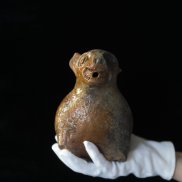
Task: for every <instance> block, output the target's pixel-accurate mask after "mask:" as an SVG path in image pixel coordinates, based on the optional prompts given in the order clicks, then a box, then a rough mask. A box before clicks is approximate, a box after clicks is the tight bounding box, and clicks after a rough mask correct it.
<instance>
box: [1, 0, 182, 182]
mask: <svg viewBox="0 0 182 182" xmlns="http://www.w3.org/2000/svg"><path fill="white" fill-rule="evenodd" d="M177 7H178V5H171V4H162V5H160V4H157V3H156V4H152V3H145V4H143V3H121V2H120V3H119V2H118V3H116V2H115V1H112V2H106V1H103V2H102V3H101V2H100V1H99V2H94V1H88V2H87V1H85V2H81V1H76V2H71V1H70V2H69V1H66V2H64V1H60V2H59V3H58V2H53V1H49V2H47V3H46V2H41V1H16V2H15V1H13V0H6V1H1V2H0V31H1V32H0V42H1V46H2V47H1V50H0V63H1V64H0V75H1V76H0V113H1V114H0V144H1V145H0V181H31V182H32V181H68V180H70V179H73V180H77V181H86V180H87V181H105V180H103V179H100V178H92V177H88V176H84V175H80V174H77V173H74V172H72V171H71V170H70V169H68V168H67V167H66V166H65V165H64V164H62V163H61V162H60V161H59V160H58V158H57V157H56V156H55V154H54V153H53V152H52V150H51V145H52V144H53V143H54V142H55V140H54V135H55V132H54V115H55V111H56V109H57V107H58V105H59V103H60V101H61V100H62V99H63V97H64V96H65V95H66V94H67V93H68V92H69V91H71V89H72V88H73V86H74V83H75V77H74V75H73V73H72V71H71V70H70V68H69V66H68V62H69V59H70V58H71V57H72V55H73V53H74V52H80V53H83V52H85V51H88V50H90V49H94V48H100V49H106V50H108V51H110V52H112V53H113V54H115V55H116V56H117V58H118V60H119V64H120V67H121V68H122V70H123V71H122V73H121V74H120V75H119V77H118V87H119V88H120V90H121V92H122V93H123V95H124V96H125V98H126V99H127V100H128V102H129V105H130V106H131V109H132V111H133V115H134V133H135V134H137V135H140V136H142V137H146V138H148V139H154V140H157V141H161V140H171V141H173V143H174V145H175V147H176V150H181V151H182V144H181V140H180V139H181V137H182V134H181V131H180V128H181V125H180V122H181V120H182V104H181V102H182V96H181V93H182V87H181V82H182V77H181V76H182V74H181V66H180V61H181V57H180V56H179V55H180V54H179V51H180V49H179V45H178V44H179V43H180V40H179V33H178V29H179V26H178V24H179V22H178V18H177V17H178V10H177V9H178V8H177ZM117 181H163V180H162V179H161V178H159V177H155V178H147V179H143V180H142V179H137V178H135V177H134V176H133V175H130V176H128V177H123V178H122V177H121V178H118V179H117Z"/></svg>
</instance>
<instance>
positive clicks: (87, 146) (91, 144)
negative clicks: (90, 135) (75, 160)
mask: <svg viewBox="0 0 182 182" xmlns="http://www.w3.org/2000/svg"><path fill="white" fill-rule="evenodd" d="M83 144H84V146H85V148H90V147H92V146H93V143H92V142H89V141H84V142H83Z"/></svg>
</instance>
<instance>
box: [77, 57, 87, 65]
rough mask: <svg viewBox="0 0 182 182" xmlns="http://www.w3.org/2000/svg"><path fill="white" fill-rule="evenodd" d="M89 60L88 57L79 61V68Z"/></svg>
mask: <svg viewBox="0 0 182 182" xmlns="http://www.w3.org/2000/svg"><path fill="white" fill-rule="evenodd" d="M87 60H88V57H84V58H82V59H80V60H79V61H78V66H79V67H80V66H82V65H83V64H84V63H85V62H87Z"/></svg>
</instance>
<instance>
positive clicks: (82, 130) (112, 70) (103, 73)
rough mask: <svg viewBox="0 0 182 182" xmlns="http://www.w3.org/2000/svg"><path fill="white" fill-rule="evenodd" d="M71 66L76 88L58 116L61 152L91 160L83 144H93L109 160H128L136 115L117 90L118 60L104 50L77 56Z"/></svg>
mask: <svg viewBox="0 0 182 182" xmlns="http://www.w3.org/2000/svg"><path fill="white" fill-rule="evenodd" d="M69 65H70V67H71V69H72V70H73V72H74V74H75V76H76V84H75V87H74V89H73V90H72V91H71V92H70V93H69V94H68V95H67V96H66V97H65V98H64V99H63V101H62V102H61V104H60V105H59V107H58V109H57V112H56V117H55V130H56V134H57V138H58V144H59V147H60V148H61V149H63V148H66V149H68V150H69V151H71V152H72V153H73V154H75V155H76V156H78V157H81V158H85V159H89V156H88V154H87V152H86V151H85V148H84V145H83V141H85V140H87V141H91V142H93V143H94V144H96V145H97V147H98V148H99V150H100V151H101V152H102V153H103V154H104V156H105V157H106V159H108V160H111V161H112V160H116V161H125V160H126V158H127V153H128V150H129V144H130V136H131V132H132V123H133V121H132V113H131V110H130V108H129V106H128V104H127V101H126V100H125V98H124V97H123V96H122V94H121V93H120V91H119V89H118V87H117V83H116V82H117V75H118V73H119V72H120V71H121V69H120V68H119V65H118V61H117V59H116V57H115V56H114V55H113V54H111V53H110V52H107V51H104V50H99V49H95V50H91V51H88V52H86V53H84V54H82V55H80V54H79V53H75V54H74V55H73V57H72V58H71V60H70V62H69Z"/></svg>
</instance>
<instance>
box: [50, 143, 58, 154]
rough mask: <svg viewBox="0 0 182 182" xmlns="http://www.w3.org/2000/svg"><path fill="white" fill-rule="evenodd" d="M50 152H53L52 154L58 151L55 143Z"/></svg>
mask: <svg viewBox="0 0 182 182" xmlns="http://www.w3.org/2000/svg"><path fill="white" fill-rule="evenodd" d="M52 150H53V151H54V152H56V151H58V150H59V147H58V144H57V143H55V144H53V145H52Z"/></svg>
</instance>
